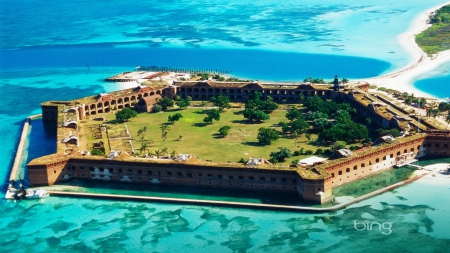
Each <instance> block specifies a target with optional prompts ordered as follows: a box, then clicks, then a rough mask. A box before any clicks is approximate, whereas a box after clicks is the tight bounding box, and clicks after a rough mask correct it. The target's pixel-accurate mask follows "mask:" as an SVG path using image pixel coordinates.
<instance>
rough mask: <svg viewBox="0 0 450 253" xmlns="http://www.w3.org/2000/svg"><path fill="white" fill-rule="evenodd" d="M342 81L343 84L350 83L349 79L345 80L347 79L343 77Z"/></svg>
mask: <svg viewBox="0 0 450 253" xmlns="http://www.w3.org/2000/svg"><path fill="white" fill-rule="evenodd" d="M341 81H342V83H348V82H349V81H348V79H347V78H345V77H343V78H342V80H341Z"/></svg>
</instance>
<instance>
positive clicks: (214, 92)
mask: <svg viewBox="0 0 450 253" xmlns="http://www.w3.org/2000/svg"><path fill="white" fill-rule="evenodd" d="M257 91H259V92H261V93H262V94H263V96H264V97H267V96H270V97H272V98H273V100H275V101H277V100H279V101H281V100H283V99H286V100H287V101H300V96H301V95H303V96H304V97H305V98H306V97H310V96H315V95H317V96H319V97H322V98H329V97H331V95H332V91H316V90H313V91H301V90H287V89H270V90H269V89H263V90H243V89H239V88H233V89H229V88H185V87H181V88H178V90H177V94H178V95H179V96H180V97H183V98H185V97H188V96H190V97H192V98H193V99H210V98H212V97H214V96H218V95H224V96H228V98H229V99H230V100H242V99H247V98H248V96H249V95H250V94H251V93H254V92H257Z"/></svg>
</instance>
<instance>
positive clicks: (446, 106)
mask: <svg viewBox="0 0 450 253" xmlns="http://www.w3.org/2000/svg"><path fill="white" fill-rule="evenodd" d="M438 109H439V110H440V111H441V112H446V111H450V103H448V102H441V103H439V106H438Z"/></svg>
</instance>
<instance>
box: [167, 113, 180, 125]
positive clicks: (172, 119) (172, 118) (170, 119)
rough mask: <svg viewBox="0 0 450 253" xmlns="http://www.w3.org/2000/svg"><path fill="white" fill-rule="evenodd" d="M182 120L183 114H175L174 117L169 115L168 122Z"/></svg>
mask: <svg viewBox="0 0 450 253" xmlns="http://www.w3.org/2000/svg"><path fill="white" fill-rule="evenodd" d="M181 118H183V115H181V113H175V114H174V115H169V117H168V118H167V121H169V122H171V123H173V122H175V121H178V120H180V119H181Z"/></svg>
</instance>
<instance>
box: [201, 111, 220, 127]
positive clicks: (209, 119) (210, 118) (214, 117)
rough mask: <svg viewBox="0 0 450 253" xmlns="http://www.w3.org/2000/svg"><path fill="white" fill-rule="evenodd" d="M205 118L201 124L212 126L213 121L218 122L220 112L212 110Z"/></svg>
mask: <svg viewBox="0 0 450 253" xmlns="http://www.w3.org/2000/svg"><path fill="white" fill-rule="evenodd" d="M206 115H207V116H206V117H205V118H204V119H203V122H205V123H207V124H212V122H213V120H217V121H218V120H220V112H219V110H216V109H212V110H209V111H208V112H207V113H206Z"/></svg>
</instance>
